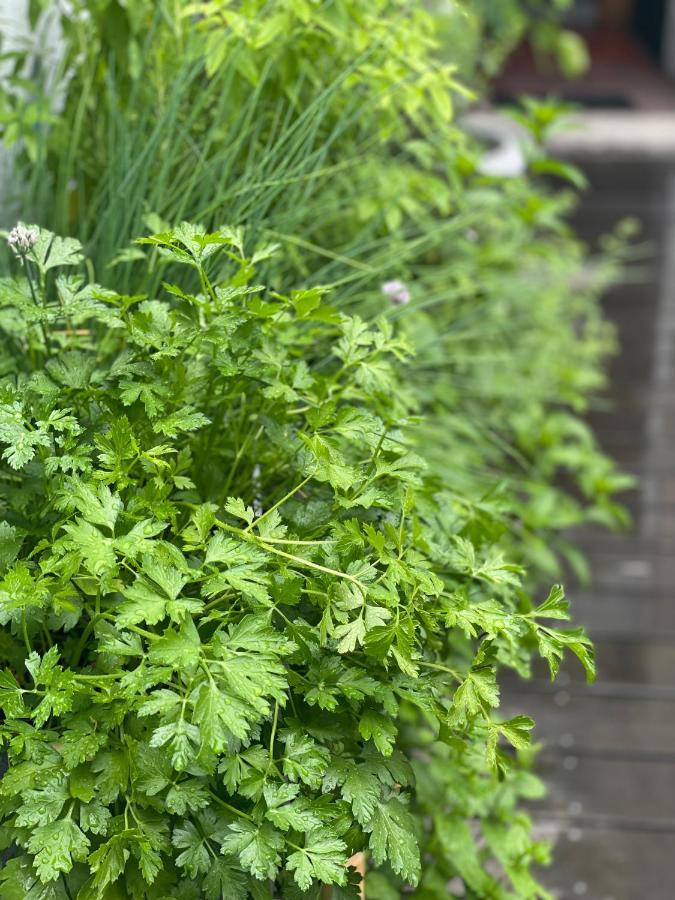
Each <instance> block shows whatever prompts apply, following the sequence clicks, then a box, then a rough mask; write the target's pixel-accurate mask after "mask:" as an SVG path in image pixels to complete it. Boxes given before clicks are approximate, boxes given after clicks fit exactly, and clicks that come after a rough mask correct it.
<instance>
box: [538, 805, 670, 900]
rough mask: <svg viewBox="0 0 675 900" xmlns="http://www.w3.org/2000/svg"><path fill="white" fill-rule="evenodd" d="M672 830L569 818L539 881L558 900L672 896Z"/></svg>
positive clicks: (645, 899) (641, 899) (649, 899)
mask: <svg viewBox="0 0 675 900" xmlns="http://www.w3.org/2000/svg"><path fill="white" fill-rule="evenodd" d="M674 860H675V833H660V832H651V831H635V830H633V831H630V830H623V831H620V830H612V829H603V828H595V827H589V826H588V825H584V824H582V823H579V822H577V823H575V822H570V823H568V824H567V825H566V826H564V827H562V828H561V829H560V836H559V839H558V841H557V844H556V848H555V864H554V866H553V867H552V868H551V869H550V870H548V871H544V872H543V873H542V876H541V877H542V881H544V883H545V884H546V885H548V886H549V888H550V889H551V890H552V891H554V892H555V896H556V897H557V898H558V900H579V898H585V900H672V898H673V896H674V894H675V891H674V889H673V866H674V865H675V864H674V862H673V861H674Z"/></svg>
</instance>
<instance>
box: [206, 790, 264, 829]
mask: <svg viewBox="0 0 675 900" xmlns="http://www.w3.org/2000/svg"><path fill="white" fill-rule="evenodd" d="M209 796H210V797H211V799H212V800H214V801H215V802H216V803H217V804H218V805H219V806H222V807H223V809H226V810H227V811H228V812H231V813H233V814H234V815H235V816H240V817H241V818H242V819H246V820H247V821H249V822H255V819H254V818H253V816H249V814H248V813H245V812H243V811H242V810H241V809H237V807H236V806H230V804H229V803H226V802H225V801H224V800H221V799H220V797H219V796H218V794H215V793H214V792H213V791H209Z"/></svg>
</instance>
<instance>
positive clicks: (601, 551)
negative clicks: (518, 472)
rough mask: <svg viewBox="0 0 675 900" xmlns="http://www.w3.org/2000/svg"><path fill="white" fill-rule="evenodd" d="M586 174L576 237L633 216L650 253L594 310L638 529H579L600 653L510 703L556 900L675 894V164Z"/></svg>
mask: <svg viewBox="0 0 675 900" xmlns="http://www.w3.org/2000/svg"><path fill="white" fill-rule="evenodd" d="M584 168H585V169H586V171H587V172H588V174H589V175H590V178H591V183H592V185H593V188H592V190H591V192H590V193H589V194H588V196H587V198H586V201H585V203H584V206H583V208H582V210H581V211H580V214H579V216H578V226H579V228H580V230H581V231H582V233H583V235H584V237H586V238H587V239H589V240H594V239H595V238H596V237H597V235H598V234H600V233H602V232H603V231H607V230H609V229H610V228H611V225H612V222H614V221H616V220H617V219H618V218H621V217H622V216H625V215H627V214H630V215H636V216H637V217H639V218H640V219H641V220H642V221H643V223H644V236H645V237H646V238H647V239H648V240H649V241H650V242H652V248H653V251H654V253H653V256H652V259H651V260H650V261H649V262H648V263H646V264H644V265H642V266H641V272H640V273H638V272H637V271H635V272H633V273H630V276H629V277H628V278H627V279H626V281H625V283H623V284H622V285H620V286H618V287H617V288H615V289H614V290H613V291H612V293H611V294H610V296H608V297H607V299H606V301H605V305H606V310H607V314H608V316H609V317H610V318H611V319H612V320H613V321H614V322H615V323H616V324H617V326H618V329H619V337H620V340H621V345H622V348H621V354H620V356H619V357H618V358H617V359H616V360H615V362H614V364H613V367H612V385H613V386H612V396H611V400H612V408H611V409H609V410H607V411H599V412H596V413H594V415H593V417H592V419H593V424H594V425H595V427H596V430H597V433H598V436H599V438H600V441H601V443H602V445H603V446H604V447H605V449H606V450H607V451H608V452H609V453H610V454H612V455H613V456H614V457H615V458H616V459H617V460H618V461H619V462H620V463H621V464H622V465H623V466H624V468H626V469H627V470H628V471H631V472H634V473H635V474H636V475H638V476H639V478H640V484H639V487H638V489H637V490H635V491H633V492H631V493H630V494H629V495H627V497H626V501H627V504H628V506H629V507H630V509H631V511H632V513H633V516H634V528H633V530H632V531H631V532H630V533H627V534H620V535H609V534H606V533H600V532H591V531H586V532H585V533H584V534H583V536H582V539H581V544H582V546H583V548H584V549H585V551H586V553H587V554H588V557H589V559H590V562H591V566H592V569H593V572H594V579H593V584H592V586H591V587H590V588H588V589H585V590H574V589H572V590H570V591H569V592H568V593H569V594H570V596H571V598H572V599H573V609H574V612H575V618H576V619H577V620H578V621H579V622H583V623H584V624H585V625H586V626H587V627H588V629H589V631H590V633H591V636H592V637H593V638H594V640H595V643H596V649H597V654H598V668H599V677H598V681H597V683H596V684H595V685H592V686H586V685H585V684H584V683H583V681H582V677H581V672H580V667H572V666H571V665H570V666H569V667H568V668H567V669H566V670H565V671H564V672H563V680H562V682H561V681H558V682H557V683H556V684H555V685H554V686H553V687H551V685H550V684H549V683H548V682H546V681H544V680H541V681H539V680H535V681H534V682H531V683H529V684H526V685H524V686H523V688H521V689H519V692H520V694H526V695H527V696H522V695H519V696H518V697H514V695H513V693H512V694H511V701H512V704H511V705H512V706H514V707H516V706H519V707H520V708H521V709H522V710H523V711H525V710H526V711H527V712H528V713H531V714H532V715H533V716H534V718H535V719H536V720H537V723H538V728H537V731H536V735H537V738H538V739H539V740H541V741H543V742H544V744H545V746H546V749H545V751H544V752H543V754H542V756H541V758H540V769H541V771H542V774H543V775H544V776H545V778H546V779H547V781H548V783H549V785H550V793H549V796H548V798H547V799H546V801H544V802H543V803H542V804H541V805H540V806H539V808H538V809H536V811H535V816H536V819H537V821H538V822H540V823H541V826H542V828H543V829H544V830H547V831H549V832H550V835H551V836H552V837H553V838H554V839H555V840H556V843H557V846H556V851H555V857H556V862H555V864H554V866H553V867H552V868H551V869H550V870H548V871H546V872H545V874H544V876H543V880H544V881H545V883H546V884H547V885H548V886H549V887H550V888H551V889H552V890H553V891H554V893H555V894H556V896H558V897H560V898H561V900H568V898H569V900H572V898H577V897H585V898H587V900H673V898H675V552H674V549H675V160H674V161H673V164H672V165H670V166H669V165H666V164H655V163H653V162H650V163H647V162H645V163H644V164H639V163H622V164H616V165H606V164H603V165H600V164H593V165H591V166H588V165H586V164H585V165H584ZM638 276H639V277H638Z"/></svg>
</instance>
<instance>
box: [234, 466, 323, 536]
mask: <svg viewBox="0 0 675 900" xmlns="http://www.w3.org/2000/svg"><path fill="white" fill-rule="evenodd" d="M311 479H312V476H311V475H308V476H307V478H304V479H303V480H302V481H301V482H300V484H298V485H297V486H296V487H294V488H292V489H291V490H290V491H289V492H288V493H287V494H286V495H285V496H283V497H282V498H281V500H277V502H276V503H275V504H274V506H270V508H269V509H268V510H266V511H265V512H264V513H263V514H262V515H261V516H259V517H258V518H257V519H254V520H253V522H251V524H250V525H247V527H246V528H244V531H245V532H247V531H250V530H251V528H253V527H254V525H260V523H261V522H262V521H263V519H266V518H267V517H268V516H269V515H270V514H271V513H273V512H274V510H275V509H278V508H279V507H280V506H282V505H283V504H284V503H285V502H286V501H287V500H290V499H291V497H292V496H293V495H294V494H297V492H298V491H299V490H301V489H302V488H303V487H304V486H305V485H306V484H307V482H308V481H311Z"/></svg>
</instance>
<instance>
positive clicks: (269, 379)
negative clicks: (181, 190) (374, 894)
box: [0, 226, 592, 900]
mask: <svg viewBox="0 0 675 900" xmlns="http://www.w3.org/2000/svg"><path fill="white" fill-rule="evenodd" d="M40 241H41V243H40V244H39V246H38V245H37V244H36V248H35V249H34V250H32V251H30V252H29V253H28V254H27V255H26V258H25V261H24V265H23V268H22V270H21V273H20V275H19V277H18V278H17V280H16V281H8V282H6V283H5V285H4V287H3V289H2V292H1V293H0V302H1V303H2V314H3V321H8V322H11V323H12V330H11V331H9V330H8V331H7V332H6V334H7V337H8V340H6V341H4V342H3V349H2V353H3V354H4V358H3V360H2V365H3V369H4V371H6V372H8V373H11V374H8V375H7V376H6V377H5V378H4V379H3V381H2V383H1V384H0V398H1V399H2V402H3V404H4V407H5V409H6V410H7V411H8V412H7V416H8V422H12V423H13V422H17V423H18V424H20V426H21V427H20V428H18V429H15V428H14V425H13V424H12V426H11V427H10V426H9V425H8V427H7V430H5V431H3V432H2V434H1V435H0V440H2V443H3V445H4V447H5V451H6V452H5V456H4V464H3V467H2V469H0V480H1V482H2V492H3V500H4V513H3V515H4V521H3V524H2V532H1V533H2V548H3V553H2V563H3V571H2V582H1V583H0V623H1V625H2V639H3V642H4V643H5V644H6V645H7V646H8V648H9V653H8V658H9V659H10V660H12V663H11V665H10V666H9V667H8V668H7V669H6V670H5V671H4V673H3V674H2V676H1V678H0V706H1V707H2V709H3V712H4V716H5V718H4V721H3V723H2V725H1V726H0V737H1V738H2V740H3V742H4V744H5V747H6V748H7V752H8V755H9V760H10V768H9V771H8V773H7V774H6V775H5V777H4V778H3V779H2V781H1V782H0V816H1V818H2V822H3V828H4V833H5V834H6V835H7V837H8V839H9V841H11V842H13V843H14V845H15V848H16V850H15V854H14V857H13V859H12V861H11V863H10V864H8V865H7V866H6V867H5V868H4V869H3V871H2V874H1V875H0V878H1V879H2V882H3V891H4V892H5V893H7V894H8V896H12V895H13V894H15V893H16V892H17V891H18V892H20V891H21V890H25V889H26V888H25V886H26V885H27V884H31V885H32V884H34V885H36V888H35V890H37V891H38V892H39V891H42V893H40V894H39V896H41V897H42V896H44V897H54V898H56V897H60V896H61V886H63V889H64V890H67V891H68V893H69V894H70V896H71V897H77V898H78V900H90V898H91V900H93V898H112V897H116V896H119V891H120V890H126V892H127V895H128V896H132V897H138V898H145V897H147V898H163V897H167V896H176V897H197V896H205V897H212V898H219V897H223V896H224V897H231V898H235V900H238V898H242V900H243V898H245V897H247V896H254V897H256V898H262V897H272V896H273V893H272V891H273V890H275V889H274V888H273V884H274V883H276V884H277V886H278V888H277V889H281V890H283V891H284V892H287V893H288V896H295V895H296V893H297V891H298V890H299V891H301V892H302V891H304V892H310V895H312V892H316V890H317V889H318V886H319V885H320V884H333V885H336V886H343V887H344V889H345V891H347V892H348V891H349V887H348V885H349V883H350V881H351V880H352V879H351V877H350V876H349V873H348V870H347V867H346V862H347V860H348V859H349V858H350V857H351V856H352V854H354V853H355V852H358V851H361V850H365V851H367V852H368V854H369V855H370V858H371V860H372V863H373V865H374V866H375V867H380V869H381V877H382V878H391V879H393V881H394V883H399V882H400V883H406V884H409V885H415V884H417V883H418V881H419V879H420V849H419V841H420V838H421V839H422V840H423V842H426V841H427V840H432V841H433V842H434V843H435V844H436V845H437V846H438V847H440V848H442V851H443V853H446V852H447V854H449V859H450V860H452V861H453V862H452V865H454V866H455V868H456V870H457V871H459V872H464V871H465V870H466V877H467V878H468V879H469V883H471V881H470V877H471V876H470V872H472V871H474V870H476V871H477V869H476V866H477V865H478V864H477V863H476V864H475V865H474V864H473V863H471V859H472V856H471V854H476V853H478V852H479V851H478V850H476V849H474V850H470V849H469V850H465V849H463V848H464V845H466V844H467V842H468V840H469V839H468V837H467V834H468V832H467V831H466V828H467V827H468V826H467V824H466V822H467V816H472V815H475V814H476V809H475V808H473V809H472V808H468V809H467V810H466V811H465V812H464V813H463V812H462V811H461V808H460V806H456V809H455V812H454V813H453V815H454V816H455V817H456V831H454V832H452V831H451V830H450V828H451V826H450V824H449V821H446V820H445V819H444V818H443V817H442V816H441V818H440V820H439V824H437V825H434V824H425V822H424V820H423V819H418V821H416V820H415V816H416V814H417V811H418V809H419V806H420V804H422V805H423V804H424V802H425V794H424V780H425V779H427V780H428V777H429V776H428V775H425V776H424V777H423V778H422V779H421V781H422V785H423V788H422V791H421V792H420V793H418V792H417V791H416V789H415V769H417V768H418V763H417V760H416V753H415V751H414V746H415V744H417V743H419V736H416V737H415V738H414V742H413V743H411V742H410V739H409V734H410V730H411V728H413V727H414V726H413V723H414V722H415V721H417V722H418V723H419V727H423V728H424V729H428V730H430V733H431V735H432V737H431V741H432V743H433V745H434V746H438V747H439V748H442V754H445V755H448V754H450V755H451V758H452V759H453V760H454V759H455V757H456V758H457V759H456V761H455V762H453V764H452V766H451V768H452V771H453V777H458V776H459V773H460V772H461V771H462V767H463V768H464V769H466V768H467V766H468V767H470V768H471V767H473V774H472V783H473V784H474V787H475V784H476V783H477V784H484V785H485V790H488V787H489V789H490V790H492V791H494V790H495V789H497V790H501V791H503V790H506V789H508V790H511V791H512V794H515V795H517V793H518V789H517V788H514V787H513V786H511V787H508V788H501V787H499V785H500V784H504V785H507V786H509V785H512V782H513V779H514V777H515V778H516V780H517V778H518V777H520V773H519V769H518V766H517V765H515V764H514V758H513V757H512V755H511V754H510V753H509V752H508V751H507V750H506V749H505V747H506V745H508V744H510V745H511V746H512V747H514V748H516V749H517V750H524V749H525V748H527V746H528V743H529V736H530V731H531V728H532V721H531V720H530V719H527V718H526V717H524V716H521V717H517V718H515V719H512V720H510V721H508V722H502V721H500V720H499V719H498V718H497V717H496V715H495V712H494V710H495V707H497V706H498V703H499V688H498V682H497V669H498V666H499V665H500V664H501V665H504V664H505V665H511V666H514V667H516V668H519V669H522V667H523V666H524V665H526V663H527V660H528V659H529V657H530V655H531V653H532V652H533V651H535V652H536V651H537V649H538V651H539V653H541V655H542V656H544V657H545V658H546V659H547V660H548V661H549V664H550V665H551V671H552V673H553V674H555V671H556V670H557V667H558V664H559V660H560V658H561V656H562V654H563V652H564V650H565V649H569V650H571V651H572V652H573V653H575V654H576V655H577V656H579V658H580V659H581V660H582V662H583V663H584V664H585V665H586V667H587V670H588V672H589V675H591V674H592V669H591V654H590V649H589V646H588V641H587V639H586V637H585V636H584V634H583V632H582V631H581V630H574V631H565V630H560V629H557V628H556V627H554V624H552V623H555V620H556V619H565V618H567V616H568V611H567V604H566V602H565V600H564V597H563V595H562V591H561V590H560V589H559V588H554V589H553V591H552V592H551V594H550V595H549V596H548V598H547V599H546V600H544V601H543V602H542V603H540V604H539V605H538V606H534V607H533V606H528V605H527V604H524V603H523V597H524V594H523V591H522V570H521V568H520V567H519V566H517V565H514V564H510V563H508V562H506V561H505V560H504V558H503V557H502V555H501V552H500V550H499V547H498V546H496V545H494V544H493V542H492V541H491V539H490V537H489V534H488V533H487V532H486V533H484V534H483V535H482V536H480V537H478V536H474V537H472V538H471V539H470V538H469V537H467V536H465V534H463V533H462V530H461V529H459V530H458V527H457V515H456V512H455V510H454V499H455V498H454V494H453V492H452V491H451V490H449V489H448V488H447V487H446V486H444V485H443V483H442V482H440V481H439V479H438V478H437V477H436V476H433V477H432V476H430V475H429V474H428V473H427V472H426V471H425V464H424V460H423V458H422V457H421V456H420V455H419V450H420V448H419V447H418V446H417V443H416V442H417V431H418V428H419V426H418V424H417V420H416V419H415V417H414V413H416V411H417V410H416V406H415V398H414V395H411V394H410V393H409V392H408V391H407V390H406V387H405V373H406V369H407V366H408V359H409V349H408V347H407V345H406V343H405V342H404V341H403V340H402V339H401V338H400V337H399V336H398V335H397V333H396V332H395V330H394V329H393V328H392V327H391V325H390V324H388V323H387V322H386V320H384V319H383V320H381V321H380V322H379V323H378V324H377V325H373V326H368V325H366V324H365V323H364V322H363V321H361V320H360V319H359V318H357V317H350V316H347V315H345V314H343V313H338V312H337V311H336V310H335V309H334V308H333V307H331V306H330V305H328V303H327V300H328V299H329V298H328V297H324V292H315V293H314V295H313V296H312V300H311V302H309V301H307V300H302V299H301V295H300V294H298V293H288V294H282V293H280V292H279V291H278V290H277V291H269V290H266V289H265V288H262V287H256V288H255V290H251V291H249V290H246V291H243V290H240V288H242V287H243V286H248V285H250V284H251V283H252V279H253V277H254V264H253V261H252V260H253V254H251V256H248V257H247V256H246V255H245V252H244V248H245V246H246V244H245V236H244V235H243V233H242V232H241V231H240V230H233V229H222V230H218V231H215V232H212V233H206V232H205V231H203V230H200V229H198V228H195V227H192V226H180V227H179V228H177V229H176V230H175V231H167V232H163V233H160V234H156V235H153V236H151V237H149V238H147V239H144V240H143V241H142V242H141V244H145V245H146V246H149V247H150V248H151V250H150V252H156V251H160V252H161V253H163V254H165V255H167V256H170V257H171V258H172V260H173V261H174V262H175V263H176V265H177V266H178V271H179V272H181V273H182V277H181V278H180V287H179V286H178V285H177V284H171V285H169V284H167V285H166V286H165V289H164V290H163V291H162V293H161V294H160V295H159V296H157V297H152V298H149V297H142V296H134V297H133V298H130V297H128V296H126V295H119V294H117V293H115V292H114V291H113V290H110V289H104V288H102V287H99V286H96V285H91V284H89V285H88V284H86V283H85V281H84V279H83V278H82V276H80V275H75V276H73V279H72V280H71V281H70V282H69V290H70V294H69V296H70V297H75V298H81V299H80V300H72V301H71V302H70V303H69V304H67V305H65V306H64V305H63V304H62V302H61V301H62V294H61V291H62V286H63V282H62V281H61V280H60V278H61V277H60V276H58V277H57V278H56V279H54V277H53V274H52V273H51V271H50V270H48V269H47V268H45V266H44V256H43V255H42V251H41V250H40V247H41V246H42V245H43V244H45V243H46V242H49V243H50V245H52V246H59V244H58V243H57V242H56V241H55V240H54V241H52V239H51V236H49V235H47V234H46V233H44V232H42V233H41V235H40ZM233 248H234V249H233ZM78 254H79V249H78V248H76V247H74V246H73V247H69V250H68V254H67V256H64V257H62V258H61V264H62V265H64V264H67V263H70V262H71V261H72V260H75V259H78V258H79V256H78ZM31 286H32V289H33V291H34V292H35V296H36V300H35V302H36V303H37V304H39V308H40V309H41V310H42V311H43V316H42V317H41V318H39V319H36V318H32V319H31V318H24V319H21V320H20V321H21V322H22V327H21V328H20V327H19V324H18V320H17V319H16V318H15V317H14V313H15V312H16V310H17V309H18V308H19V304H21V303H23V300H22V299H21V298H23V297H24V296H25V295H26V291H27V289H28V288H30V287H31ZM30 293H31V292H30V290H29V291H28V294H29V295H30ZM43 325H44V326H45V327H44V328H43V327H42V326H43ZM10 337H11V339H9V338H10ZM10 411H11V412H10ZM12 416H13V417H14V418H11V417H12ZM167 422H170V423H171V425H170V427H169V426H167ZM35 434H40V435H41V438H40V440H38V441H33V442H32V443H31V452H30V453H29V454H27V453H26V452H23V455H21V454H18V452H17V451H18V450H19V449H21V450H23V449H24V447H25V441H26V435H28V436H32V435H35ZM422 723H424V725H423V726H422ZM440 759H441V758H440V757H439V762H438V763H433V764H432V766H431V767H430V771H433V770H434V767H435V766H436V765H437V764H438V765H440ZM498 774H499V776H500V778H501V779H502V781H501V782H500V781H499V780H497V775H498ZM418 778H419V775H418ZM473 789H474V788H472V790H473ZM465 794H466V790H465ZM458 797H459V795H458ZM479 797H480V794H477V795H476V798H475V802H476V803H477V802H478V800H479ZM472 802H473V801H472ZM501 808H502V809H504V808H507V804H505V805H503V806H502V807H501ZM457 817H458V818H457ZM434 821H435V820H434ZM453 821H454V820H453ZM490 821H491V820H490V819H489V817H488V818H487V819H486V822H487V824H486V828H487V827H488V825H489V827H490V828H492V832H490V833H491V834H492V835H493V837H492V839H491V846H492V845H494V848H495V851H494V852H495V854H497V856H498V857H499V858H500V859H501V858H502V857H503V859H504V860H505V862H504V866H505V871H506V872H507V874H508V877H509V878H510V879H511V881H512V883H513V884H514V886H515V885H517V884H521V883H525V880H526V879H527V878H528V877H531V876H529V875H528V870H527V866H526V865H525V863H524V862H522V859H523V858H524V857H523V856H522V854H521V856H519V857H518V859H516V857H515V855H514V854H515V850H514V849H513V846H512V844H513V842H511V843H509V841H507V840H506V838H505V837H504V836H503V834H502V832H500V831H499V828H498V823H494V824H493V825H490ZM428 822H429V823H432V819H429V820H428ZM523 828H524V835H525V834H526V828H525V826H524V825H523ZM429 829H431V830H429ZM487 833H488V832H487V831H486V834H487ZM453 835H454V836H453ZM461 835H464V837H460V836H461ZM525 840H526V837H523V841H525ZM533 852H534V851H533ZM467 853H468V856H466V854H467ZM457 854H459V855H457ZM500 854H501V855H500ZM535 855H536V854H535ZM539 855H540V856H541V854H539ZM476 858H477V857H476ZM533 858H534V856H533ZM467 860H468V861H467ZM519 860H520V861H519ZM444 865H447V863H444ZM467 866H468V867H469V868H468V869H467ZM472 866H473V868H471V867H472ZM509 867H511V868H509ZM425 877H431V875H430V874H429V875H426V876H425ZM482 877H483V878H484V877H486V876H482ZM293 883H294V884H295V887H293V886H292V885H293ZM532 884H535V883H534V882H532ZM40 885H41V886H42V887H40ZM122 885H124V888H122V887H121V886H122ZM31 890H32V888H31ZM294 891H295V892H296V893H293V892H294ZM536 891H537V889H536V887H535V888H532V891H530V893H529V894H525V893H523V896H535V894H536Z"/></svg>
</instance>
